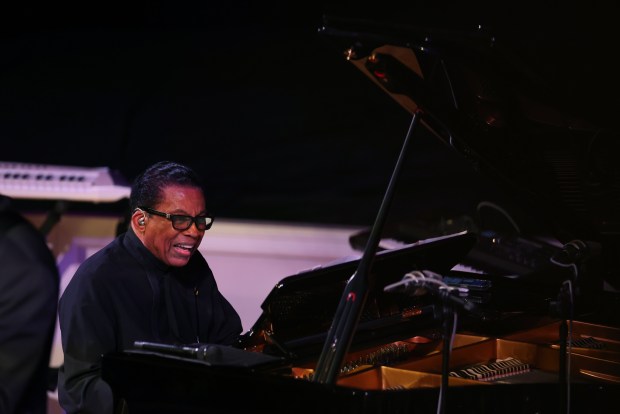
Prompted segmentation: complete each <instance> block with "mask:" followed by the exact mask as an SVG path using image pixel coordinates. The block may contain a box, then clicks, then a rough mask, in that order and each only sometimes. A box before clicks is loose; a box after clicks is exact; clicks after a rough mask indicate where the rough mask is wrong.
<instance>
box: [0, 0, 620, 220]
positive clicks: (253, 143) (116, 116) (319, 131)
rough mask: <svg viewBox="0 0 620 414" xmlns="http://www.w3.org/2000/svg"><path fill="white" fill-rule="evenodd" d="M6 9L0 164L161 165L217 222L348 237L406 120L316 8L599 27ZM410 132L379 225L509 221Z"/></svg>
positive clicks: (293, 9) (544, 14) (433, 12)
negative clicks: (336, 227)
mask: <svg viewBox="0 0 620 414" xmlns="http://www.w3.org/2000/svg"><path fill="white" fill-rule="evenodd" d="M128 3H129V4H128ZM4 7H5V11H4V12H3V13H2V23H3V26H4V27H5V28H7V30H5V31H4V32H3V33H2V37H1V38H0V48H1V49H0V50H1V53H2V65H1V67H0V90H1V93H0V109H1V110H0V136H1V137H2V147H3V149H2V153H1V155H0V159H1V160H3V161H20V162H34V163H44V164H56V165H71V166H108V167H110V168H112V169H114V170H117V171H119V172H120V173H121V174H122V175H123V176H124V177H125V178H126V179H127V180H128V181H130V180H132V179H133V177H135V175H136V174H137V173H138V172H140V171H141V170H142V169H144V168H145V167H146V166H148V165H149V164H151V163H153V162H155V161H159V160H162V159H170V160H176V161H180V162H183V163H186V164H188V165H190V166H192V167H194V168H195V169H196V170H198V172H199V173H201V175H202V176H203V177H204V178H205V179H206V181H207V184H208V198H209V200H208V202H209V204H210V207H211V208H212V209H213V210H214V211H215V213H216V214H217V215H218V216H220V217H229V218H244V219H267V220H281V221H298V222H311V223H336V224H355V225H371V224H372V223H373V220H374V218H375V215H376V213H377V211H378V208H379V205H380V203H381V199H382V197H383V194H384V191H385V188H386V186H387V184H388V181H389V179H390V175H391V174H392V169H393V167H394V164H395V162H396V159H397V157H398V154H399V151H400V148H401V145H402V143H403V140H404V137H405V135H406V133H407V130H408V128H409V123H410V121H411V115H410V114H409V113H407V112H406V111H405V110H404V109H403V108H402V107H400V106H399V105H398V104H397V103H395V102H394V101H393V100H392V99H391V98H390V97H389V96H387V95H386V94H385V93H383V92H382V91H380V90H379V89H378V88H377V87H376V86H375V85H373V84H372V83H371V82H370V81H369V79H368V78H366V77H365V76H364V75H363V74H361V73H360V72H359V71H358V70H357V69H355V68H354V67H353V66H352V65H351V64H350V63H349V62H347V61H346V60H345V59H344V58H343V55H342V52H343V51H342V50H341V48H339V47H338V46H337V45H336V44H335V43H334V42H331V41H330V40H329V39H325V38H324V37H321V36H319V34H318V30H317V29H318V28H319V27H320V26H321V17H322V16H323V15H324V14H326V13H328V14H329V13H334V14H341V15H342V14H345V15H363V16H371V17H376V18H377V19H378V18H389V19H393V20H400V21H409V22H418V23H420V22H422V23H424V24H426V25H430V26H432V25H435V26H450V25H458V26H467V25H472V24H474V23H476V22H478V21H479V20H483V21H489V22H494V23H495V24H496V26H498V27H501V26H502V25H504V26H505V25H507V24H509V23H510V24H511V28H512V31H511V34H512V35H513V36H514V35H516V37H517V38H519V37H521V36H531V35H532V34H533V33H534V30H535V29H545V28H547V27H552V28H553V30H552V31H549V32H547V31H545V32H546V33H547V34H548V33H555V35H556V36H557V39H556V40H557V42H558V43H557V45H558V46H559V45H562V42H563V41H565V40H567V39H566V38H565V37H564V36H565V33H567V31H566V29H571V30H573V29H574V28H575V27H576V26H575V25H574V24H575V23H576V22H581V21H582V20H581V19H586V20H588V21H591V20H593V19H594V17H596V16H600V15H601V14H600V13H599V12H600V10H598V9H596V8H595V7H594V6H588V7H585V6H580V7H576V6H575V5H574V4H572V3H568V4H566V3H562V6H561V7H555V5H554V6H553V7H552V6H549V7H547V8H546V9H543V8H542V7H541V6H540V5H538V6H537V7H538V8H537V9H536V11H535V12H534V11H533V10H534V9H528V8H527V7H528V6H526V5H525V4H520V5H519V6H518V7H517V6H516V5H512V6H502V7H503V8H499V6H497V5H494V6H492V7H488V6H485V5H484V4H482V3H481V5H478V4H477V3H476V5H475V6H474V5H473V4H470V3H468V4H467V5H461V6H456V5H446V4H441V3H438V2H426V1H419V2H409V3H407V5H402V4H400V2H390V1H387V2H381V4H378V3H373V4H371V5H364V4H361V3H358V2H347V1H323V2H321V1H317V2H314V1H301V2H290V4H289V2H284V1H276V2H251V1H230V2H193V1H187V0H181V1H163V0H160V1H140V2H120V1H106V2H103V1H101V2H81V3H73V2H62V1H61V2H51V3H49V4H43V5H41V4H35V3H28V2H26V3H25V4H21V5H17V6H4ZM507 7H508V8H507ZM584 10H587V11H588V15H587V16H584V15H583V14H582V12H583V11H584ZM491 17H493V18H494V19H495V20H491ZM603 26H604V25H603ZM558 30H559V31H558ZM536 33H538V32H536ZM558 33H560V35H558ZM545 36H546V35H545ZM545 36H543V37H541V39H545V40H547V41H549V38H548V37H545ZM533 39H536V36H534V37H533ZM571 39H572V40H574V37H571ZM578 40H581V39H578ZM551 50H555V51H556V52H557V50H560V49H558V48H555V47H552V48H551ZM562 59H564V61H565V62H570V61H571V57H567V56H562ZM601 79H603V78H601ZM590 81H591V79H590ZM601 82H602V81H601ZM593 90H594V91H595V92H597V89H596V88H589V89H588V91H589V93H590V94H591V96H596V94H595V93H594V92H592V91H593ZM598 92H605V91H604V90H603V89H601V88H599V89H598ZM598 92H597V93H598ZM602 95H605V93H602ZM605 96H606V95H605ZM605 96H603V98H604V99H606V98H605ZM597 99H598V98H597ZM584 107H585V106H584ZM608 110H609V109H608ZM610 112H612V111H610ZM597 114H599V115H600V114H601V112H600V111H599V112H597ZM420 132H421V133H420V134H417V135H416V136H415V138H414V139H413V142H412V145H411V147H410V148H409V151H408V162H407V164H406V166H405V169H404V170H403V172H402V176H401V177H400V184H399V186H398V191H397V197H395V200H394V203H393V216H394V218H393V220H408V221H418V220H420V221H423V222H424V223H427V224H428V225H429V226H431V227H435V226H438V225H439V226H440V225H442V223H443V224H445V222H444V221H445V220H446V219H451V218H460V217H463V216H468V217H469V216H471V217H474V218H475V216H476V206H477V205H478V203H480V202H481V201H493V202H498V203H500V204H501V205H502V206H507V207H508V209H509V210H511V211H513V209H514V211H516V210H518V209H519V206H518V203H516V204H515V200H513V199H512V198H513V194H512V192H511V188H509V187H505V186H503V185H502V184H501V183H499V184H498V183H497V182H496V181H495V180H493V178H494V177H488V176H485V175H484V174H482V175H481V174H480V173H479V172H478V171H477V170H476V169H475V168H474V165H473V164H472V163H471V162H469V161H468V160H465V159H464V158H463V157H462V156H461V155H460V154H457V153H456V152H455V151H453V150H452V149H450V148H448V147H447V146H446V145H444V144H443V143H442V142H440V141H438V140H437V139H435V138H434V137H431V136H430V135H429V134H426V133H424V132H423V131H420ZM515 198H518V197H515ZM502 203H507V204H502ZM513 205H514V207H513ZM82 207H85V208H88V207H87V206H82ZM96 208H97V209H102V208H103V209H104V208H106V207H105V206H97V207H96ZM114 208H116V207H114ZM528 214H532V212H529V213H528ZM534 215H535V213H534ZM425 225H426V224H425Z"/></svg>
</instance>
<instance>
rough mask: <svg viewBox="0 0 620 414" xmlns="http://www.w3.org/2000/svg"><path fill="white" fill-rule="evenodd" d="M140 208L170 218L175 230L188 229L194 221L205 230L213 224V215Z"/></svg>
mask: <svg viewBox="0 0 620 414" xmlns="http://www.w3.org/2000/svg"><path fill="white" fill-rule="evenodd" d="M138 208H139V209H141V210H144V211H146V212H147V213H150V214H154V215H156V216H160V217H164V218H166V219H168V220H170V222H171V223H172V227H173V228H174V229H175V230H180V231H183V230H187V229H189V228H190V227H191V226H192V223H196V228H197V229H198V230H202V231H205V230H209V229H210V228H211V225H212V224H213V217H212V216H206V215H204V216H196V217H192V216H185V215H181V214H168V213H163V212H161V211H157V210H153V209H152V208H150V207H138Z"/></svg>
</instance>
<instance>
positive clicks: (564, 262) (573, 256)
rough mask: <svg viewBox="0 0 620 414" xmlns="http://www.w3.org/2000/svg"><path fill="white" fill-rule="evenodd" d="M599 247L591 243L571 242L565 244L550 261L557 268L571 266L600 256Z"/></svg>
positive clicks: (597, 244)
mask: <svg viewBox="0 0 620 414" xmlns="http://www.w3.org/2000/svg"><path fill="white" fill-rule="evenodd" d="M600 252H601V245H600V244H599V243H596V242H592V241H583V240H573V241H570V242H568V243H566V244H565V245H564V246H563V247H562V248H561V249H560V250H559V251H558V252H557V253H555V254H554V255H553V256H551V258H550V261H551V262H552V263H554V264H556V265H558V266H563V267H567V266H571V265H574V264H576V263H579V262H581V261H583V260H585V259H588V258H590V257H591V256H595V255H598V254H600Z"/></svg>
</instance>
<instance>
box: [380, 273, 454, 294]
mask: <svg viewBox="0 0 620 414" xmlns="http://www.w3.org/2000/svg"><path fill="white" fill-rule="evenodd" d="M431 284H434V285H435V286H437V287H440V286H441V287H445V288H448V285H446V284H445V283H444V282H443V280H442V277H441V276H440V275H438V274H437V273H433V272H430V271H428V270H423V271H419V270H416V271H413V272H409V273H407V274H406V275H405V276H403V278H402V280H401V281H400V282H396V283H392V284H390V285H387V286H385V287H384V288H383V291H384V292H390V293H392V292H404V293H411V294H412V296H422V295H424V294H426V293H427V289H425V288H428V287H430V286H429V285H431ZM431 290H432V289H431Z"/></svg>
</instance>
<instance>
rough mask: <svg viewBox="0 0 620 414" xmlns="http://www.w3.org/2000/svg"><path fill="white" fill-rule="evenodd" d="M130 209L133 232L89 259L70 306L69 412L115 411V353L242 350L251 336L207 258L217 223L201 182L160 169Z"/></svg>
mask: <svg viewBox="0 0 620 414" xmlns="http://www.w3.org/2000/svg"><path fill="white" fill-rule="evenodd" d="M129 202H130V208H131V211H132V213H131V222H130V226H129V228H128V229H127V232H126V233H124V234H121V235H120V236H118V237H117V238H116V239H115V240H114V241H112V242H111V243H110V244H109V245H107V246H106V247H104V248H103V249H101V250H100V251H99V252H97V253H95V254H94V255H93V256H91V257H90V258H88V259H86V260H85V261H84V262H83V263H82V265H81V266H80V267H79V268H78V270H77V272H76V273H75V275H74V276H73V278H72V280H71V282H70V283H69V285H68V286H67V288H66V289H65V291H64V293H63V295H62V297H61V299H60V304H59V323H60V329H61V335H62V346H63V352H64V366H63V367H61V369H60V372H59V377H58V379H59V381H58V394H59V401H60V405H61V406H62V407H63V409H64V410H66V412H67V413H68V414H72V413H78V412H79V413H102V414H112V412H113V411H114V409H115V406H114V405H115V402H114V401H113V395H112V391H111V389H110V387H109V386H108V384H107V383H105V382H104V381H103V380H102V379H101V372H100V371H101V356H102V355H104V354H106V353H109V352H113V351H121V350H123V349H127V348H131V347H132V346H133V344H134V342H135V341H153V342H161V343H169V344H190V343H215V344H224V345H232V344H233V343H235V342H236V341H237V339H238V337H239V335H240V334H241V332H242V326H241V320H240V318H239V315H238V314H237V312H236V311H235V309H233V307H232V306H231V305H230V303H229V302H228V301H227V300H226V299H225V298H224V297H223V296H222V294H221V293H220V291H219V290H218V287H217V284H216V281H215V278H214V276H213V273H212V271H211V269H210V268H209V265H208V264H207V262H206V260H205V259H204V257H203V256H202V255H201V254H200V252H198V246H199V245H200V242H201V240H202V237H203V236H204V233H205V231H206V230H208V229H209V228H210V227H211V225H212V223H213V217H212V216H210V215H209V213H208V212H207V209H206V205H205V197H204V191H203V187H202V183H201V181H200V179H199V178H198V176H197V175H196V174H195V173H194V172H193V171H192V170H191V169H190V168H188V167H187V166H184V165H180V164H177V163H173V162H168V161H164V162H159V163H156V164H154V165H153V166H151V167H149V168H147V169H146V171H144V172H143V173H142V174H141V175H140V176H139V177H137V178H136V180H135V182H134V184H133V186H132V189H131V195H130V201H129ZM136 386H137V387H138V386H140V385H139V384H136ZM117 403H118V402H117Z"/></svg>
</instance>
